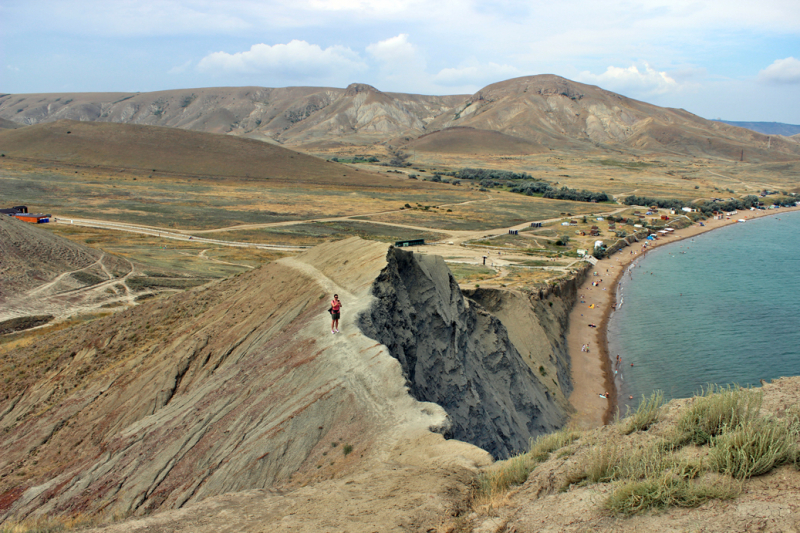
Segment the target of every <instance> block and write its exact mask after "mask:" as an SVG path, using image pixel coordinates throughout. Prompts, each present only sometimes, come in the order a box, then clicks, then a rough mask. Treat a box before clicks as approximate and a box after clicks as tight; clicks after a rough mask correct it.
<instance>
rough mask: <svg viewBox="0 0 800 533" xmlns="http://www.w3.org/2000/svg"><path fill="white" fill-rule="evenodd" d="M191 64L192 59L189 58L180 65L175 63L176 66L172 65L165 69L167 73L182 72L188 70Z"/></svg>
mask: <svg viewBox="0 0 800 533" xmlns="http://www.w3.org/2000/svg"><path fill="white" fill-rule="evenodd" d="M191 66H192V61H191V60H189V61H187V62H186V63H184V64H182V65H176V66H174V67H172V68H171V69H169V70H168V71H167V74H183V73H184V72H186V71H187V70H189V67H191Z"/></svg>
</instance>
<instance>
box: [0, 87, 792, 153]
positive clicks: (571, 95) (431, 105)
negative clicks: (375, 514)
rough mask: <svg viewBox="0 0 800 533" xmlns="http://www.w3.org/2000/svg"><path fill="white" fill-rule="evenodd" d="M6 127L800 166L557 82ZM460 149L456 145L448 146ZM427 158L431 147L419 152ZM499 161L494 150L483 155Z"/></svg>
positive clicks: (646, 107) (61, 111) (117, 100)
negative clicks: (141, 128) (74, 125)
mask: <svg viewBox="0 0 800 533" xmlns="http://www.w3.org/2000/svg"><path fill="white" fill-rule="evenodd" d="M0 118H6V119H9V120H13V121H14V122H15V123H19V124H40V123H42V122H52V121H55V120H59V119H74V120H81V121H96V122H118V123H128V124H147V125H157V126H168V127H174V128H181V129H189V130H199V131H206V132H215V133H229V134H232V135H239V136H247V137H252V138H256V139H262V140H270V141H271V142H273V143H280V144H286V145H290V146H298V147H305V148H306V149H309V150H312V149H320V148H323V149H328V148H334V147H337V146H348V145H370V144H374V143H383V142H387V141H390V142H392V143H393V144H396V140H397V139H402V140H403V142H409V141H411V140H413V139H416V138H417V137H420V136H424V135H426V134H430V133H433V132H438V131H445V130H448V129H451V128H454V127H468V128H473V129H475V130H485V131H494V132H498V133H501V134H503V135H506V136H509V137H512V138H514V139H518V140H515V141H513V142H511V141H509V140H507V139H503V140H502V141H501V140H500V139H501V138H499V137H496V138H492V137H486V139H485V140H486V141H487V142H488V143H489V145H490V146H496V147H497V149H498V150H501V151H503V152H509V151H510V152H509V153H527V152H525V151H521V152H520V150H524V149H526V148H525V146H523V144H520V143H521V142H528V143H532V144H533V146H534V147H537V148H536V149H537V150H538V149H539V148H538V147H542V148H544V149H553V150H575V151H580V152H582V153H586V152H608V151H612V152H616V153H618V152H619V151H623V152H625V153H629V154H633V155H640V154H648V153H657V154H678V155H683V156H696V157H704V158H709V157H710V158H723V159H727V160H731V159H732V160H739V159H743V160H745V161H748V162H762V161H784V160H796V159H798V158H800V147H798V146H797V145H796V144H795V143H793V142H791V141H789V140H787V139H785V138H780V137H775V136H773V138H772V140H770V139H769V137H768V136H766V135H762V134H760V133H757V132H754V131H752V130H746V129H744V128H738V127H735V126H729V125H727V124H724V123H721V122H714V121H709V120H705V119H702V118H700V117H698V116H695V115H692V114H691V113H688V112H686V111H683V110H679V109H668V108H662V107H658V106H654V105H651V104H647V103H645V102H640V101H637V100H633V99H631V98H626V97H624V96H621V95H619V94H616V93H613V92H610V91H606V90H603V89H601V88H599V87H596V86H592V85H585V84H582V83H577V82H573V81H570V80H567V79H564V78H561V77H558V76H553V75H539V76H528V77H522V78H516V79H512V80H506V81H503V82H499V83H495V84H492V85H488V86H487V87H485V88H483V89H481V90H480V91H478V92H477V93H475V94H474V95H472V96H464V95H453V96H424V95H414V94H401V93H384V92H381V91H379V90H377V89H375V88H374V87H371V86H369V85H364V84H352V85H350V86H349V87H347V88H346V89H335V88H315V87H287V88H282V89H270V88H262V87H240V88H209V89H186V90H174V91H159V92H153V93H75V94H27V95H26V94H23V95H3V96H0ZM468 135H469V134H466V133H463V132H462V133H452V132H451V133H447V134H442V136H440V137H438V138H433V139H428V140H426V141H422V144H421V145H420V146H422V147H425V146H429V147H430V148H435V149H436V150H442V151H445V153H463V152H465V151H466V152H468V153H483V152H474V151H470V150H471V147H472V146H474V145H475V144H476V143H477V144H480V140H479V139H477V138H473V137H469V136H468ZM448 141H450V142H452V146H450V144H449V143H448ZM420 149H423V148H420ZM485 152H491V148H488V147H487V148H485Z"/></svg>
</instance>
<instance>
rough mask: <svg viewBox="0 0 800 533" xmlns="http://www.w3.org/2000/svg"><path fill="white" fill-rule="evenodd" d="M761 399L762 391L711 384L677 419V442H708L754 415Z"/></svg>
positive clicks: (753, 417)
mask: <svg viewBox="0 0 800 533" xmlns="http://www.w3.org/2000/svg"><path fill="white" fill-rule="evenodd" d="M761 400H762V394H761V392H755V391H752V390H748V389H742V388H740V387H738V386H734V387H730V386H729V387H724V388H723V387H719V386H715V385H709V387H708V389H707V390H706V391H705V394H704V395H702V396H698V397H696V398H695V400H694V403H693V404H692V405H691V406H690V407H689V408H688V409H687V410H686V411H685V412H684V413H683V415H682V416H681V417H680V419H679V420H678V424H677V436H676V438H675V442H676V444H685V443H688V442H691V443H694V444H706V443H708V442H709V441H710V440H711V439H712V438H713V437H716V436H717V435H720V434H722V433H723V432H724V431H725V429H726V428H734V427H737V426H739V425H741V424H744V423H747V422H748V421H750V420H753V419H755V418H756V417H758V410H759V409H760V408H761Z"/></svg>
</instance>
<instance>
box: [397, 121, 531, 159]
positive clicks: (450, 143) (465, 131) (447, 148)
mask: <svg viewBox="0 0 800 533" xmlns="http://www.w3.org/2000/svg"><path fill="white" fill-rule="evenodd" d="M405 148H407V149H409V150H419V151H420V152H433V153H440V154H464V155H466V154H479V155H521V154H535V153H540V152H543V151H545V149H544V148H542V147H541V146H539V145H537V144H536V143H533V142H531V141H527V140H525V139H520V138H519V137H512V136H511V135H506V134H504V133H500V132H499V131H490V130H479V129H475V128H466V127H453V128H447V129H444V130H441V131H436V132H433V133H427V134H425V135H422V136H421V137H418V138H417V139H414V140H413V141H411V142H409V143H407V144H405Z"/></svg>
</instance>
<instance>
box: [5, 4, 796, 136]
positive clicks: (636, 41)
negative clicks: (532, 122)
mask: <svg viewBox="0 0 800 533" xmlns="http://www.w3.org/2000/svg"><path fill="white" fill-rule="evenodd" d="M545 73H551V74H558V75H560V76H564V77H566V78H569V79H572V80H576V81H581V82H585V83H591V84H595V85H599V86H601V87H603V88H605V89H609V90H612V91H615V92H619V93H621V94H624V95H626V96H629V97H632V98H636V99H639V100H644V101H647V102H650V103H654V104H657V105H661V106H668V107H678V108H683V109H686V110H688V111H690V112H692V113H695V114H698V115H700V116H702V117H705V118H724V119H727V120H749V121H776V122H787V123H793V124H800V99H799V98H798V95H800V0H758V1H757V2H754V1H753V0H704V1H702V2H697V1H696V0H668V1H660V0H658V1H657V0H638V1H637V0H618V1H616V0H615V1H603V0H572V1H570V2H559V1H552V0H549V1H540V0H529V1H516V0H495V1H486V0H438V1H435V2H434V1H429V0H269V1H258V0H226V1H222V0H217V1H211V0H161V1H152V0H135V1H134V0H130V1H129V0H124V1H123V0H102V1H101V0H57V1H56V0H26V1H20V0H3V1H2V2H1V3H0V92H6V93H31V92H68V91H79V92H86V91H99V92H103V91H124V92H128V91H154V90H161V89H179V88H194V87H214V86H242V85H258V86H264V87H285V86H292V85H310V86H331V87H345V86H347V85H348V84H350V83H352V82H363V83H369V84H371V85H374V86H375V87H377V88H378V89H380V90H382V91H396V92H414V93H422V94H472V93H473V92H476V91H477V90H478V89H480V88H481V87H483V86H485V85H487V84H489V83H493V82H496V81H502V80H505V79H509V78H513V77H517V76H525V75H532V74H545Z"/></svg>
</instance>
